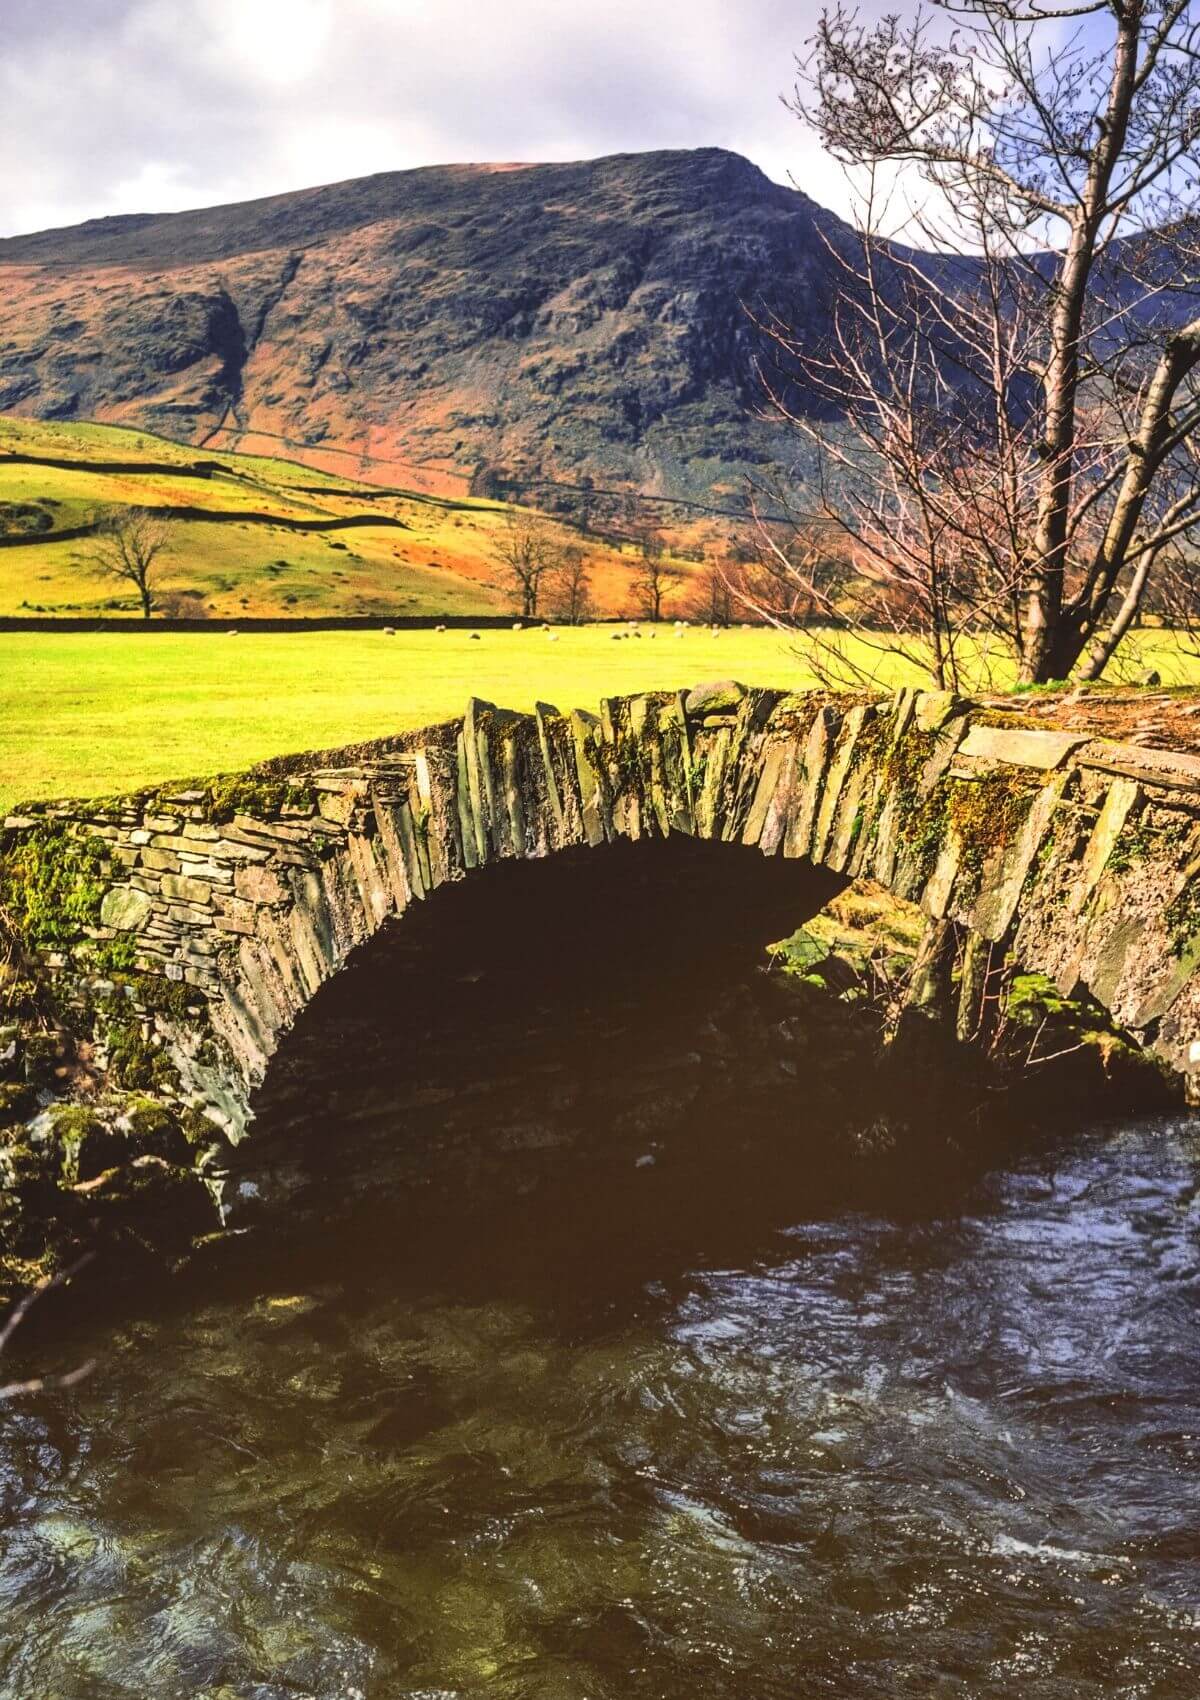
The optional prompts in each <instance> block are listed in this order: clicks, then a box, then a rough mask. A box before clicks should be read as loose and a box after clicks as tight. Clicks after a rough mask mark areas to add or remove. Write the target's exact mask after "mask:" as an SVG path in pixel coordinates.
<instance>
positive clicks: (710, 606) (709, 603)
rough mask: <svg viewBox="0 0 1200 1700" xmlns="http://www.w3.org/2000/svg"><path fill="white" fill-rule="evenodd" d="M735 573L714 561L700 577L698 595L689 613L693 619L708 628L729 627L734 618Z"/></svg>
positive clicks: (694, 598)
mask: <svg viewBox="0 0 1200 1700" xmlns="http://www.w3.org/2000/svg"><path fill="white" fill-rule="evenodd" d="M735 605H736V603H735V597H734V571H733V569H732V568H731V567H729V566H727V565H725V564H723V563H722V562H720V561H712V562H710V563H709V565H708V566H706V567H705V568H704V570H703V571H702V572H701V574H700V576H699V580H698V582H697V586H696V594H695V596H694V597H693V598H692V601H691V606H690V609H689V612H690V613H691V615H692V618H693V619H696V620H702V621H703V622H704V624H705V625H706V626H728V625H730V624H731V623H732V621H733V618H734V608H735Z"/></svg>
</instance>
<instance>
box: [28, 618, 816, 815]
mask: <svg viewBox="0 0 1200 1700" xmlns="http://www.w3.org/2000/svg"><path fill="white" fill-rule="evenodd" d="M614 629H617V628H612V627H607V626H590V627H581V628H574V629H561V630H559V631H557V632H556V633H555V636H554V640H553V641H551V638H550V635H549V634H548V633H546V632H544V631H542V630H541V629H540V628H533V629H529V630H526V631H521V632H514V631H484V632H482V633H481V634H480V636H479V638H478V640H473V639H472V638H471V637H470V635H469V634H468V633H467V632H464V631H447V632H433V631H409V632H397V633H396V635H395V636H389V635H387V634H386V633H384V632H378V631H368V632H308V633H299V634H293V633H286V634H273V633H272V634H266V633H263V634H260V633H249V632H247V633H242V634H241V635H239V636H237V637H231V636H228V635H226V634H225V633H216V632H214V633H212V634H211V635H210V634H208V633H176V632H169V633H168V632H162V633H157V634H154V635H152V636H151V635H147V636H144V637H143V636H140V635H128V634H117V633H113V634H111V635H110V634H108V633H90V632H86V633H63V634H61V635H59V634H58V633H41V632H30V633H19V634H12V633H4V634H0V728H2V730H0V806H6V805H11V803H12V802H13V801H14V800H15V799H17V798H19V797H49V796H73V795H87V794H89V793H96V792H104V791H119V790H125V789H128V788H130V787H132V786H135V785H138V784H141V783H143V782H150V781H157V780H161V779H168V778H172V777H179V776H186V775H189V774H200V773H214V772H217V771H219V770H221V769H229V768H234V769H236V768H241V767H245V766H247V765H248V764H249V763H251V762H254V761H258V760H261V759H263V758H264V757H266V756H271V755H281V754H284V753H287V752H290V751H293V750H308V749H324V748H330V747H333V746H335V745H338V744H345V743H350V742H353V741H355V740H357V739H360V738H371V737H381V736H383V735H385V734H386V733H389V732H397V731H401V730H403V729H404V728H406V727H411V726H423V725H428V724H430V723H431V722H433V721H437V720H445V719H447V718H449V717H450V716H451V715H455V714H460V713H461V712H462V710H463V708H464V706H465V705H466V701H467V698H468V697H470V696H481V697H487V698H490V699H491V700H492V701H493V702H499V703H503V704H505V705H506V706H508V707H510V708H524V709H528V708H532V706H533V704H534V702H535V701H536V700H537V699H538V698H541V699H542V700H543V701H546V702H553V703H556V704H557V705H558V706H559V707H561V708H571V707H585V708H595V706H596V704H597V703H598V701H599V699H600V698H601V696H611V695H618V694H620V693H622V692H625V691H636V690H649V689H658V688H662V689H666V688H670V687H674V686H677V685H691V684H695V683H696V682H697V681H698V680H703V679H712V678H725V677H729V676H733V677H737V678H740V679H742V680H743V681H744V682H746V683H747V684H755V683H757V684H778V685H785V686H798V685H801V684H805V683H811V682H812V681H811V676H810V675H808V674H807V673H806V671H805V670H804V669H803V668H802V666H801V664H800V663H799V661H798V660H797V658H796V657H795V656H794V655H793V654H792V653H791V649H790V645H789V643H788V640H787V639H785V638H783V637H781V636H780V635H778V634H776V633H774V632H767V631H762V630H757V631H742V630H740V629H734V630H732V631H727V632H722V633H721V634H720V635H719V636H714V635H713V633H712V632H710V631H708V630H707V629H706V628H700V629H696V628H690V627H689V628H688V629H687V630H686V631H685V632H684V633H683V635H682V636H681V637H676V636H675V635H674V628H673V627H671V626H663V627H660V628H659V629H658V630H657V632H656V633H655V634H654V635H653V636H652V635H651V634H650V628H647V627H643V628H641V629H642V631H643V634H644V635H643V636H642V637H640V638H634V637H629V638H625V639H623V640H622V641H620V642H615V641H614V640H613V635H612V633H613V630H614Z"/></svg>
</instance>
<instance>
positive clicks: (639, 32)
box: [0, 0, 846, 233]
mask: <svg viewBox="0 0 1200 1700" xmlns="http://www.w3.org/2000/svg"><path fill="white" fill-rule="evenodd" d="M6 4H7V5H10V6H13V7H14V8H15V16H13V17H9V18H6V43H5V46H6V52H5V55H4V58H3V61H2V62H0V101H2V102H3V106H4V111H5V130H6V135H7V136H8V137H9V138H10V141H9V143H8V144H7V145H8V146H9V147H11V146H12V141H11V138H13V137H17V136H19V137H20V138H21V139H22V149H23V157H22V159H21V161H20V162H19V164H18V162H16V161H13V162H12V165H11V166H10V169H8V170H6V171H4V172H3V173H2V174H0V230H3V231H6V232H10V233H11V232H16V231H20V230H29V229H33V228H38V227H43V228H44V227H45V226H47V225H51V224H63V223H70V222H74V221H75V220H77V219H80V218H84V217H89V216H96V215H99V214H102V213H110V212H117V211H122V212H142V211H147V210H160V209H161V210H167V209H169V208H174V207H179V206H185V205H191V206H201V205H211V204H213V203H216V202H220V201H224V200H233V199H240V198H245V197H249V196H253V195H265V194H272V193H278V192H280V191H283V190H286V189H294V188H300V187H304V186H307V185H310V184H314V183H322V182H331V181H334V180H336V179H338V178H343V177H347V176H355V175H359V174H365V173H368V172H372V171H385V170H393V169H397V168H403V167H408V166H413V165H432V164H438V163H442V162H447V161H454V160H489V159H500V160H515V159H523V160H539V159H578V158H587V157H591V156H594V155H597V154H603V153H614V152H633V151H638V150H642V149H648V148H661V147H699V146H710V145H717V146H722V147H729V148H733V149H735V150H736V151H738V152H741V153H744V154H747V155H748V156H749V157H750V158H751V159H753V160H755V162H756V163H757V164H759V165H760V166H762V168H763V169H764V170H765V171H766V172H767V173H768V175H770V176H771V177H774V178H775V179H776V180H777V181H780V182H784V181H787V180H788V176H789V173H791V174H792V175H794V177H795V178H796V180H797V181H798V182H799V184H800V186H801V187H802V188H804V189H805V190H806V191H807V192H808V193H809V194H811V195H813V196H814V197H815V198H816V199H817V200H820V201H823V202H824V203H825V204H827V205H833V206H837V207H844V206H845V205H846V201H845V197H844V193H843V190H842V185H841V179H840V174H839V172H838V170H837V168H836V167H835V166H834V165H833V164H832V163H831V162H829V161H828V160H826V159H825V158H824V157H823V156H822V155H821V153H820V150H819V149H818V148H817V147H816V145H815V144H814V143H813V142H812V141H811V140H810V139H809V138H807V137H806V136H805V135H804V133H803V131H802V130H801V128H800V126H799V125H798V124H797V122H796V120H795V119H794V118H792V117H791V116H790V115H789V114H788V113H787V112H786V111H785V110H784V109H783V107H782V106H781V104H780V102H779V95H780V94H781V93H782V92H784V91H786V90H788V89H789V88H790V85H791V83H792V80H793V57H792V56H793V53H794V52H795V51H796V50H797V49H799V48H800V47H802V45H803V40H804V37H805V36H806V35H807V34H808V33H809V31H810V29H811V26H812V22H813V17H814V15H815V13H814V11H813V10H808V11H806V9H805V8H804V7H803V6H795V5H792V4H785V3H784V0H603V3H597V4H588V5H584V4H582V3H580V4H575V3H572V0H455V3H449V0H90V3H89V6H87V7H79V6H77V5H75V4H73V3H66V0H57V4H56V0H42V3H41V4H40V5H37V4H35V3H34V0H6ZM56 17H57V21H56Z"/></svg>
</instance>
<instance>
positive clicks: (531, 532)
mask: <svg viewBox="0 0 1200 1700" xmlns="http://www.w3.org/2000/svg"><path fill="white" fill-rule="evenodd" d="M493 549H494V554H495V557H496V560H497V563H498V564H499V566H500V569H501V573H502V575H503V577H504V578H505V579H506V580H507V582H508V586H509V594H510V595H511V596H512V598H513V600H514V601H515V602H516V605H517V608H518V610H519V611H520V612H521V613H522V614H523V615H525V617H526V618H527V619H529V618H532V617H533V616H534V615H535V614H536V613H537V612H538V601H539V598H540V596H541V593H542V587H543V584H544V583H545V581H546V580H547V578H548V577H549V576H550V575H552V574H553V573H554V572H555V571H556V570H557V569H558V566H559V564H560V562H561V559H562V549H561V547H560V545H559V543H558V540H557V539H556V537H555V535H554V531H553V529H552V528H551V527H550V526H549V525H548V524H547V522H546V521H545V520H544V519H543V518H542V517H541V515H540V514H534V513H529V512H527V511H525V510H524V509H520V508H514V509H513V510H512V511H511V512H510V513H509V514H508V515H507V516H506V517H505V520H504V524H503V525H502V526H501V528H500V532H499V535H498V537H497V538H496V542H495V544H494V546H493Z"/></svg>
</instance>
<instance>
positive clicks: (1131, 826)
mask: <svg viewBox="0 0 1200 1700" xmlns="http://www.w3.org/2000/svg"><path fill="white" fill-rule="evenodd" d="M1044 713H1045V705H1043V715H1042V717H1034V716H1030V715H1022V714H1021V713H1019V712H1018V711H1017V710H1016V708H1015V707H1014V704H1013V701H1012V700H1011V699H1006V700H1005V701H1004V702H1002V703H977V702H970V701H966V700H963V699H957V698H954V697H951V696H949V695H947V694H945V693H917V692H913V691H903V692H900V693H899V694H898V695H896V696H891V697H886V698H882V697H868V696H857V697H856V696H845V695H830V694H827V693H819V692H810V693H799V694H796V693H787V692H783V691H777V690H745V689H744V688H743V687H742V686H740V685H738V684H736V683H734V682H732V681H723V682H720V683H718V684H715V685H706V686H701V687H699V688H697V689H696V690H693V691H691V692H689V693H661V692H660V693H647V694H645V695H640V696H634V697H628V698H613V699H608V700H606V701H605V702H604V703H602V704H601V708H600V713H599V715H592V714H589V713H586V712H584V711H582V710H574V711H572V712H569V713H560V712H559V711H558V710H557V709H555V708H552V707H549V706H547V705H544V704H542V705H538V707H537V709H536V711H535V712H534V713H533V714H518V713H515V712H512V711H509V710H506V709H502V708H497V707H495V706H494V705H492V704H489V703H484V702H480V701H472V702H471V703H470V704H469V705H468V708H467V712H466V714H465V715H464V717H463V719H462V720H461V721H453V722H449V723H447V724H445V725H442V726H438V727H433V728H430V729H428V730H427V731H426V732H423V733H420V734H415V735H410V736H405V737H403V738H396V739H390V740H382V741H380V742H379V743H376V744H371V745H363V746H359V747H356V748H355V749H354V750H352V751H347V752H340V753H337V754H335V755H333V756H314V757H300V758H289V759H288V760H287V761H285V762H277V763H267V764H264V765H263V766H262V767H260V768H257V769H254V770H252V771H251V772H250V773H248V774H245V775H241V776H234V777H231V778H230V777H226V778H220V779H217V780H213V781H211V782H204V783H196V784H192V785H185V786H182V787H180V786H166V787H162V788H157V789H154V790H150V791H143V792H140V793H138V794H136V795H132V796H128V797H120V798H110V799H94V800H91V801H83V802H73V803H50V804H39V805H34V806H31V807H29V808H27V809H25V810H23V811H21V812H20V813H19V814H17V815H13V816H10V817H9V818H8V820H7V821H6V822H5V827H4V835H3V840H2V841H0V905H2V907H3V910H4V913H5V915H6V918H7V924H8V927H9V930H10V931H12V932H13V933H14V934H15V935H16V943H17V945H18V947H19V949H20V950H21V951H23V952H24V954H25V956H26V958H27V959H28V961H30V962H32V963H33V964H35V965H36V972H37V973H38V975H39V976H40V977H41V978H42V979H43V980H44V982H45V984H46V985H47V986H48V987H50V988H51V989H52V991H53V995H54V998H55V1001H56V1003H57V1005H58V1007H59V1008H60V1009H61V1010H63V1011H65V1012H67V1014H68V1016H69V1017H70V1018H72V1019H73V1020H74V1021H75V1022H76V1024H77V1026H78V1027H79V1028H80V1029H81V1030H86V1031H88V1032H90V1033H91V1034H92V1037H93V1043H94V1046H95V1052H94V1063H95V1066H96V1067H97V1068H98V1069H99V1071H100V1072H101V1073H102V1074H103V1073H105V1072H107V1074H108V1077H109V1078H110V1079H111V1080H112V1081H113V1083H114V1084H116V1085H118V1086H121V1087H135V1088H139V1089H143V1090H146V1089H148V1090H150V1091H152V1092H153V1093H155V1094H157V1095H159V1096H161V1097H163V1098H165V1099H168V1100H171V1099H173V1100H175V1101H177V1102H181V1103H187V1104H191V1105H194V1106H196V1107H198V1108H202V1109H203V1110H204V1112H205V1113H206V1114H207V1115H208V1116H209V1117H210V1118H212V1119H213V1120H215V1121H216V1122H217V1123H218V1124H219V1125H220V1127H221V1128H223V1129H224V1131H225V1133H226V1134H227V1135H228V1137H230V1138H231V1139H234V1140H236V1139H238V1138H240V1137H241V1135H242V1133H243V1132H244V1130H245V1128H246V1126H247V1124H248V1121H249V1119H250V1115H251V1099H252V1094H253V1092H254V1089H255V1088H256V1086H257V1085H258V1084H259V1083H260V1082H261V1081H262V1079H263V1077H264V1074H265V1072H266V1069H267V1067H268V1064H269V1062H270V1058H271V1056H272V1055H273V1053H274V1052H275V1050H276V1048H277V1047H278V1044H279V1042H280V1039H281V1037H282V1035H283V1034H284V1033H285V1032H286V1031H287V1029H288V1028H289V1027H290V1026H291V1025H292V1023H293V1022H294V1021H295V1019H296V1017H297V1016H298V1014H299V1013H300V1011H301V1010H302V1009H303V1008H304V1007H305V1006H306V1004H307V1003H308V1002H309V1000H310V999H311V998H312V997H313V996H314V995H315V993H316V992H317V990H318V989H319V987H320V986H321V985H322V984H323V983H324V982H325V981H327V980H328V979H329V978H330V977H331V976H332V975H334V974H336V973H337V972H339V971H340V970H341V968H342V967H343V966H344V965H345V963H346V962H347V960H348V958H349V957H350V956H351V954H352V952H353V951H354V950H355V949H356V947H358V946H359V945H361V944H363V943H365V942H366V940H368V939H369V938H370V937H372V936H373V935H374V934H375V933H376V932H377V931H378V930H379V928H380V927H382V926H384V925H385V924H391V923H394V922H395V921H396V920H397V919H398V918H399V917H401V916H402V915H403V914H404V912H405V911H406V909H408V907H409V906H410V905H411V904H412V903H414V902H422V901H424V900H425V899H426V898H428V897H429V896H430V895H431V894H432V893H433V892H435V891H436V890H437V889H438V888H439V887H441V886H443V885H447V884H451V883H453V882H455V881H458V880H461V879H463V878H465V877H467V876H468V875H470V874H471V873H473V872H474V871H475V870H477V869H480V868H483V867H485V866H486V865H488V864H489V863H493V862H497V861H503V860H506V859H511V858H514V857H525V858H537V857H543V856H548V855H552V854H554V853H555V852H556V851H558V850H561V849H566V848H569V847H571V846H576V845H590V846H593V847H600V846H602V845H603V844H605V843H607V842H609V841H611V840H612V839H614V838H629V839H638V838H642V837H665V836H667V835H669V834H673V833H684V834H688V835H691V836H694V837H697V838H703V839H709V840H715V841H722V842H727V843H737V844H741V845H745V846H755V847H757V848H758V849H759V850H760V851H761V852H762V853H763V854H764V855H780V856H785V857H793V858H806V859H808V860H810V861H811V862H813V863H816V864H820V865H822V866H824V867H825V868H827V869H830V870H832V871H833V872H835V873H837V874H840V875H841V876H843V877H844V878H845V879H846V880H852V879H855V878H859V877H863V876H869V877H871V878H874V879H876V880H878V881H879V882H880V883H882V884H883V885H885V886H887V887H888V888H889V889H890V890H892V891H893V892H895V893H896V894H897V895H898V896H901V897H905V898H909V899H913V900H916V901H919V902H920V903H921V904H922V905H923V907H924V908H925V910H926V912H927V913H928V914H929V915H930V916H932V917H935V918H938V919H941V918H951V919H953V920H955V921H957V922H959V923H961V924H962V925H963V926H964V927H965V928H967V929H968V930H969V931H970V932H971V934H973V935H974V937H975V938H976V939H978V940H980V941H984V942H985V943H989V944H996V945H999V944H1004V945H1005V946H1011V948H1012V950H1013V952H1014V954H1015V956H1016V958H1017V960H1019V961H1020V962H1021V963H1022V964H1023V965H1024V966H1025V967H1026V968H1027V969H1030V970H1038V971H1041V972H1045V973H1048V974H1050V975H1052V976H1053V977H1054V978H1055V979H1056V980H1057V981H1058V983H1059V984H1060V986H1061V987H1062V988H1063V989H1064V991H1075V990H1076V989H1078V988H1086V989H1088V990H1089V991H1090V992H1091V993H1092V994H1093V995H1094V996H1095V997H1096V998H1097V999H1098V1000H1099V1001H1100V1002H1101V1003H1102V1004H1104V1005H1105V1007H1106V1008H1108V1009H1109V1010H1110V1011H1111V1013H1112V1014H1113V1016H1114V1018H1115V1019H1116V1020H1117V1021H1118V1022H1120V1023H1121V1024H1122V1025H1124V1026H1127V1027H1129V1028H1131V1029H1133V1030H1134V1031H1135V1032H1137V1033H1138V1034H1139V1035H1140V1036H1141V1037H1142V1038H1143V1040H1144V1042H1145V1043H1146V1044H1147V1045H1148V1046H1150V1047H1151V1048H1153V1049H1154V1050H1155V1051H1157V1053H1158V1054H1159V1055H1160V1056H1162V1058H1163V1059H1164V1060H1165V1061H1166V1062H1167V1063H1169V1065H1170V1066H1171V1067H1172V1068H1174V1069H1177V1070H1179V1071H1180V1072H1182V1073H1184V1074H1185V1075H1187V1076H1189V1079H1191V1080H1193V1081H1196V1082H1200V975H1198V973H1197V969H1198V967H1200V881H1197V879H1196V872H1197V868H1198V866H1200V859H1198V858H1200V755H1197V754H1195V753H1193V752H1192V751H1190V750H1184V749H1179V750H1173V749H1159V748H1148V747H1145V746H1144V745H1142V744H1140V743H1137V742H1129V741H1125V742H1122V741H1120V740H1119V739H1114V738H1112V737H1108V736H1100V737H1097V736H1093V735H1092V732H1091V731H1090V730H1089V729H1088V727H1087V726H1086V724H1085V725H1079V724H1068V723H1063V724H1055V723H1053V716H1051V717H1050V723H1045V722H1044ZM1074 718H1075V719H1078V716H1075V717H1074ZM802 918H803V917H798V920H799V919H802Z"/></svg>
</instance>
